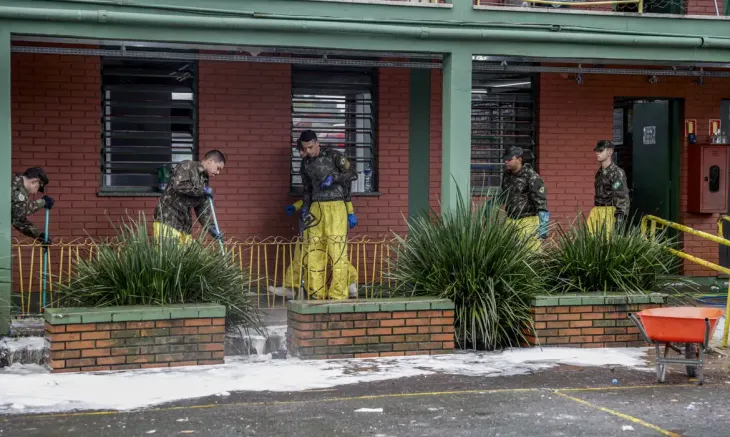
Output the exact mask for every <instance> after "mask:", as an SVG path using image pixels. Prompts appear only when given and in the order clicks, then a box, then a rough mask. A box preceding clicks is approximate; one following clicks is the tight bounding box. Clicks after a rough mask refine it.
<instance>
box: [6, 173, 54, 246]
mask: <svg viewBox="0 0 730 437" xmlns="http://www.w3.org/2000/svg"><path fill="white" fill-rule="evenodd" d="M11 201H12V207H11V208H10V209H11V212H10V214H11V217H12V223H13V227H14V228H15V229H17V230H18V231H19V232H20V233H22V234H23V235H25V236H26V237H32V238H38V236H39V235H41V232H42V231H40V230H38V228H36V227H35V225H33V223H31V222H30V220H28V216H29V215H31V214H33V213H34V212H36V211H38V210H39V209H41V208H43V207H45V206H46V202H45V201H44V200H43V199H38V200H31V199H30V196H29V195H28V192H27V191H26V190H25V185H23V175H20V174H17V175H15V176H14V177H13V182H12V194H11Z"/></svg>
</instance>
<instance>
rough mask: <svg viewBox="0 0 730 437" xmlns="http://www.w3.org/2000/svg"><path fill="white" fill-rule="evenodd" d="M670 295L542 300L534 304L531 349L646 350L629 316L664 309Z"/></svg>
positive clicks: (530, 333)
mask: <svg viewBox="0 0 730 437" xmlns="http://www.w3.org/2000/svg"><path fill="white" fill-rule="evenodd" d="M666 299H667V295H666V294H657V293H655V294H650V295H590V294H586V295H581V296H562V295H561V296H538V297H537V298H535V300H534V301H533V303H532V315H533V321H534V324H535V334H536V335H537V337H535V336H534V335H533V333H532V332H526V334H527V342H528V344H527V345H528V346H543V347H544V346H562V347H584V348H597V347H638V346H646V343H645V342H644V341H643V340H642V339H641V337H640V336H639V330H638V328H637V327H636V326H635V325H634V323H633V322H632V321H631V320H630V319H629V318H628V315H627V313H628V312H636V311H641V310H645V309H650V308H661V307H663V306H664V305H665V304H666Z"/></svg>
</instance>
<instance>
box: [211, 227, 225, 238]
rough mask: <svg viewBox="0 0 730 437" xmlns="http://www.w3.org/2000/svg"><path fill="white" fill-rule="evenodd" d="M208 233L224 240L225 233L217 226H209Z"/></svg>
mask: <svg viewBox="0 0 730 437" xmlns="http://www.w3.org/2000/svg"><path fill="white" fill-rule="evenodd" d="M208 233H209V234H210V236H211V237H213V238H214V239H216V240H221V241H223V234H222V233H221V232H220V231H218V230H217V229H216V228H213V227H211V228H209V229H208Z"/></svg>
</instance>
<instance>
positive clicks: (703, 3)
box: [686, 0, 725, 15]
mask: <svg viewBox="0 0 730 437" xmlns="http://www.w3.org/2000/svg"><path fill="white" fill-rule="evenodd" d="M715 1H717V10H718V11H720V15H725V6H724V2H723V0H688V1H687V11H686V13H687V15H716V12H715Z"/></svg>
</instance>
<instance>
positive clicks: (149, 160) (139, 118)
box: [101, 58, 197, 193]
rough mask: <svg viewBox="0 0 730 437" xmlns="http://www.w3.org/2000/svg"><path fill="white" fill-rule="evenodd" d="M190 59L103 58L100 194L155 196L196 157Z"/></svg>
mask: <svg viewBox="0 0 730 437" xmlns="http://www.w3.org/2000/svg"><path fill="white" fill-rule="evenodd" d="M196 67H197V65H196V63H195V62H194V61H158V60H147V59H126V58H103V59H102V156H101V162H102V191H130V192H142V193H144V192H155V191H158V190H159V182H160V181H159V180H158V175H160V174H164V172H163V171H162V169H163V168H166V169H167V170H168V172H169V171H171V170H172V167H173V166H174V165H176V164H177V163H179V162H181V161H184V160H187V159H196V157H197V119H196V115H197V111H196V106H197V95H196V76H197V74H196V73H197V68H196Z"/></svg>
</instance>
